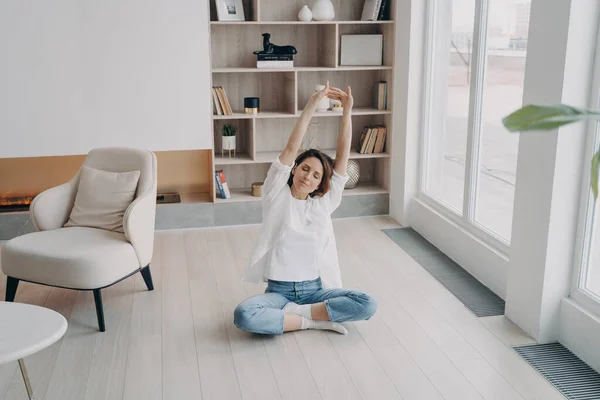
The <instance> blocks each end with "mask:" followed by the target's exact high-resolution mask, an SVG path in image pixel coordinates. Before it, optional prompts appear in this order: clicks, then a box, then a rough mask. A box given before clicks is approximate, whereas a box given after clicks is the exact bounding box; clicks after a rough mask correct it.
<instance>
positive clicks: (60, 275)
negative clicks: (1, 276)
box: [1, 227, 139, 289]
mask: <svg viewBox="0 0 600 400" xmlns="http://www.w3.org/2000/svg"><path fill="white" fill-rule="evenodd" d="M1 254H2V262H1V264H2V271H3V272H4V273H5V274H6V275H8V276H12V277H14V278H17V279H22V280H26V281H31V282H36V283H42V284H45V285H53V286H60V287H68V288H72V289H97V288H101V287H104V286H106V285H110V284H112V283H114V282H116V281H118V280H119V279H121V278H123V277H125V276H127V275H128V274H130V273H132V272H134V271H136V270H137V269H139V262H138V259H137V256H136V254H135V250H134V249H133V246H131V244H130V243H129V242H128V241H127V239H126V238H125V235H124V234H122V233H118V232H109V231H107V230H104V229H96V228H83V227H73V228H62V229H55V230H51V231H41V232H34V233H29V234H27V235H22V236H18V237H16V238H14V239H12V240H9V241H8V242H7V243H6V244H5V245H4V246H3V248H2V253H1Z"/></svg>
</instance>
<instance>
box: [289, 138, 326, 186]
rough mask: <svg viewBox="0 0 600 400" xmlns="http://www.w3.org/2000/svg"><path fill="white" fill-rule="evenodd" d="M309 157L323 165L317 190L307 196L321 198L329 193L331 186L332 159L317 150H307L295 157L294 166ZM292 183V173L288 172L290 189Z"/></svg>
mask: <svg viewBox="0 0 600 400" xmlns="http://www.w3.org/2000/svg"><path fill="white" fill-rule="evenodd" d="M309 157H315V158H317V159H318V160H319V161H321V164H322V165H323V176H322V177H321V183H320V184H319V187H318V188H317V190H315V191H314V192H312V193H311V194H309V196H310V197H315V196H323V195H324V194H325V193H327V192H328V191H329V187H330V185H331V177H332V176H333V159H332V158H331V157H329V156H328V155H327V154H325V153H323V152H321V151H319V150H317V149H308V150H306V151H305V152H303V153H301V154H300V155H299V156H298V157H296V161H295V162H294V166H295V167H298V166H299V165H300V164H302V161H304V160H306V159H307V158H309ZM293 181H294V175H292V173H291V172H290V177H289V178H288V185H289V186H290V187H292V182H293Z"/></svg>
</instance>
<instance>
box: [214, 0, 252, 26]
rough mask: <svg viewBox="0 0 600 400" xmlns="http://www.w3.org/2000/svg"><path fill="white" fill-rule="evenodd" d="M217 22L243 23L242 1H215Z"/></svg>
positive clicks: (244, 18)
mask: <svg viewBox="0 0 600 400" xmlns="http://www.w3.org/2000/svg"><path fill="white" fill-rule="evenodd" d="M215 6H216V8H217V18H218V19H219V21H245V20H246V17H245V15H244V4H243V3H242V0H215Z"/></svg>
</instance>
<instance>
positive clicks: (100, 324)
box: [94, 289, 105, 332]
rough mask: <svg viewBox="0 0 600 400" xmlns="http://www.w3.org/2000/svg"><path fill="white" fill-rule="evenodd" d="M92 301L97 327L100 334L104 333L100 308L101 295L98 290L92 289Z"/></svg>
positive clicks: (102, 309)
mask: <svg viewBox="0 0 600 400" xmlns="http://www.w3.org/2000/svg"><path fill="white" fill-rule="evenodd" d="M94 301H95V302H96V314H97V315H98V326H99V327H100V332H104V330H105V328H104V308H103V307H102V293H100V289H94Z"/></svg>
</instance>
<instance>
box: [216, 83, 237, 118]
mask: <svg viewBox="0 0 600 400" xmlns="http://www.w3.org/2000/svg"><path fill="white" fill-rule="evenodd" d="M212 94H213V103H214V106H215V114H216V115H232V114H233V110H232V109H231V105H230V104H229V99H228V98H227V94H226V93H225V89H223V87H222V86H213V87H212Z"/></svg>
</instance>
